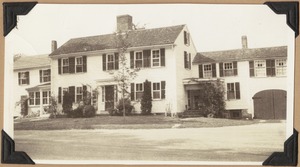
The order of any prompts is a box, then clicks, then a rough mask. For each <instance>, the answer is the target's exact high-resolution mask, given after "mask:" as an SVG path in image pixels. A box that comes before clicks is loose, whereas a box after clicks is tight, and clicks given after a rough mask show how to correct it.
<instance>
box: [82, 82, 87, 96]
mask: <svg viewBox="0 0 300 167" xmlns="http://www.w3.org/2000/svg"><path fill="white" fill-rule="evenodd" d="M82 91H83V92H82V94H83V98H84V99H85V98H87V89H86V85H83V86H82Z"/></svg>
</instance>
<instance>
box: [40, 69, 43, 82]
mask: <svg viewBox="0 0 300 167" xmlns="http://www.w3.org/2000/svg"><path fill="white" fill-rule="evenodd" d="M42 82H43V70H40V83H42Z"/></svg>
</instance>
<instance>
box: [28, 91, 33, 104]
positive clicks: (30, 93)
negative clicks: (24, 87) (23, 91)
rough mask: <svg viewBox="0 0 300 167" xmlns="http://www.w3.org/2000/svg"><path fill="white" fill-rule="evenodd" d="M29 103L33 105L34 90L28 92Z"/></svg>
mask: <svg viewBox="0 0 300 167" xmlns="http://www.w3.org/2000/svg"><path fill="white" fill-rule="evenodd" d="M29 105H34V92H29Z"/></svg>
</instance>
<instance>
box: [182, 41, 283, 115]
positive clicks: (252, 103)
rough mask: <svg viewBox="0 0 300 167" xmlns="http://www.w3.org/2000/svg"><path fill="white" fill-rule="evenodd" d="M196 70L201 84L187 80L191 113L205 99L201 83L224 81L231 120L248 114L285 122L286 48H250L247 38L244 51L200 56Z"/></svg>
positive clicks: (227, 107) (194, 66) (219, 52)
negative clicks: (202, 94) (201, 99)
mask: <svg viewBox="0 0 300 167" xmlns="http://www.w3.org/2000/svg"><path fill="white" fill-rule="evenodd" d="M193 68H194V70H193V71H194V73H193V74H194V76H193V77H194V78H193V79H195V78H197V79H196V80H197V82H195V80H194V82H191V79H185V80H184V84H185V85H186V93H187V95H188V97H187V99H186V104H187V105H188V106H189V108H190V109H197V105H198V103H199V100H200V99H199V98H203V97H201V91H202V90H201V85H200V84H198V83H199V82H207V81H215V80H217V79H220V80H221V81H222V82H223V84H224V88H225V100H226V109H227V110H228V111H229V112H230V115H231V117H233V118H240V117H241V116H242V114H243V113H246V112H247V113H250V114H252V116H254V118H259V119H285V117H286V90H287V80H286V79H287V78H286V75H287V47H286V46H280V47H266V48H248V46H247V37H246V36H243V37H242V49H235V50H225V51H213V52H200V53H197V55H196V56H195V58H194V60H193ZM204 98H205V97H204Z"/></svg>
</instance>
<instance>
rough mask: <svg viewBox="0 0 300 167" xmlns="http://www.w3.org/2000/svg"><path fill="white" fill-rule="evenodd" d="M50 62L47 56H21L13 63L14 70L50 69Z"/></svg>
mask: <svg viewBox="0 0 300 167" xmlns="http://www.w3.org/2000/svg"><path fill="white" fill-rule="evenodd" d="M50 61H51V59H50V58H49V55H48V54H44V55H36V56H21V57H20V58H18V59H17V60H16V61H15V62H14V70H21V69H28V68H39V67H48V66H49V67H50Z"/></svg>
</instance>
